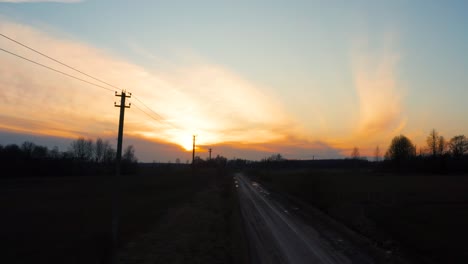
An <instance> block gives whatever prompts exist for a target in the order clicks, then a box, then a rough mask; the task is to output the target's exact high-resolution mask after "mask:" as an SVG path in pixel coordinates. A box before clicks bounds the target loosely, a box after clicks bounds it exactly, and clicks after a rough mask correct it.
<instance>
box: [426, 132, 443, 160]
mask: <svg viewBox="0 0 468 264" xmlns="http://www.w3.org/2000/svg"><path fill="white" fill-rule="evenodd" d="M426 143H427V146H428V148H429V152H430V153H431V154H432V157H437V156H440V155H443V154H444V153H445V149H446V142H445V139H444V137H443V136H441V135H439V132H437V131H436V130H435V129H432V131H431V133H430V134H429V136H428V137H427V139H426Z"/></svg>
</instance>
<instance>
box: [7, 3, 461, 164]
mask: <svg viewBox="0 0 468 264" xmlns="http://www.w3.org/2000/svg"><path fill="white" fill-rule="evenodd" d="M467 11H468V2H466V1H456V0H453V1H423V0H414V1H404V0H401V1H399V0H395V1H370V0H368V1H273V0H269V1H204V0H200V1H144V0H141V1H118V0H112V1H110V0H84V1H79V0H75V1H74V0H70V1H65V0H63V1H61V0H56V1H40V0H34V1H27V0H23V1H21V0H16V1H15V0H7V1H2V0H0V33H1V34H3V35H5V36H8V37H10V38H12V39H14V40H16V41H19V42H21V43H23V44H26V45H28V46H30V47H32V48H34V49H36V50H38V51H41V52H42V53H44V54H47V55H48V56H50V57H53V58H55V59H57V60H59V61H61V62H63V63H66V64H67V65H70V66H73V67H74V68H76V69H79V70H81V71H82V72H85V73H87V74H89V75H91V76H93V77H95V78H98V79H99V80H104V81H105V82H107V83H109V84H112V85H113V87H110V86H107V85H105V84H103V83H99V82H98V81H97V80H95V79H91V78H89V77H88V76H84V75H81V74H80V73H77V72H75V71H72V70H71V69H69V68H66V67H64V66H63V65H60V64H58V63H56V62H54V61H51V60H48V59H47V58H44V57H42V56H40V55H38V54H36V53H34V52H32V51H31V50H28V49H26V48H24V47H21V46H19V45H17V44H15V43H14V42H12V41H10V40H8V39H6V38H4V37H0V48H2V49H4V50H7V51H9V52H13V53H15V54H18V55H21V56H23V57H25V58H28V59H30V60H34V61H36V62H39V63H42V64H44V65H47V66H49V67H52V68H54V69H57V70H60V71H63V72H65V73H67V74H70V75H73V76H75V77H79V78H82V79H84V80H86V81H89V82H92V83H96V84H99V85H101V86H104V87H105V88H104V89H103V88H102V87H96V86H93V85H90V84H88V83H84V82H81V81H79V80H76V79H72V78H70V77H68V76H65V75H63V74H60V73H57V72H54V71H51V70H48V69H44V68H42V67H39V66H37V65H35V64H33V63H30V62H27V61H25V60H22V59H20V58H18V57H15V56H13V55H11V54H9V53H6V52H4V51H1V50H0V120H1V122H0V144H3V145H5V144H9V143H19V142H23V141H26V140H33V139H34V140H36V141H37V142H38V143H43V144H47V145H49V146H50V147H53V145H54V144H55V145H58V146H59V147H60V148H61V149H62V150H66V148H67V144H69V142H70V141H71V140H73V139H76V138H78V137H85V138H93V139H95V138H97V137H101V138H104V139H107V140H109V142H111V143H112V144H115V143H116V137H117V127H118V114H119V111H118V108H115V107H114V102H115V101H117V100H119V97H115V95H114V91H119V92H120V91H121V89H124V90H126V91H127V92H129V93H132V97H131V98H129V99H128V101H129V103H131V107H130V108H128V109H126V113H125V129H124V145H128V144H133V145H134V146H135V148H136V155H137V157H138V158H139V160H141V161H153V160H158V161H170V160H175V159H176V158H180V159H181V160H186V159H187V160H188V159H189V158H190V157H191V148H192V135H197V145H198V148H197V153H199V155H200V156H201V157H202V158H206V156H207V150H208V148H212V149H213V154H214V155H223V156H225V157H228V158H234V157H237V158H247V159H254V160H259V159H262V158H264V157H267V156H270V155H271V154H274V153H281V154H282V155H283V156H284V157H286V158H290V159H311V158H312V157H314V158H316V159H326V158H343V157H347V156H349V155H350V152H351V150H352V149H353V148H354V147H357V148H359V150H360V154H361V155H362V156H368V157H370V156H373V155H374V150H375V148H376V147H377V146H378V147H379V149H381V152H382V153H381V155H383V153H384V152H385V150H386V148H387V147H388V145H389V143H390V141H391V139H392V138H393V137H394V136H397V135H400V134H404V135H406V136H408V137H409V138H410V139H411V140H412V141H413V142H414V143H415V144H416V145H417V147H418V148H420V147H421V148H423V147H424V146H425V139H426V136H427V135H428V134H429V132H430V131H431V130H432V129H436V130H437V131H439V133H440V134H441V135H443V136H444V137H445V138H447V139H449V138H451V137H453V136H455V135H460V134H464V135H468V122H466V121H468V118H467V111H466V108H465V107H464V106H465V101H466V98H468V75H467V74H466V73H467V72H468V52H466V47H468V31H466V30H465V29H464V26H465V25H467V24H468V17H467V16H466V15H465V14H466V12H467ZM116 87H117V88H118V89H117V88H116Z"/></svg>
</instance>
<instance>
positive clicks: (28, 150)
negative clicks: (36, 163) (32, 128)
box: [21, 141, 36, 158]
mask: <svg viewBox="0 0 468 264" xmlns="http://www.w3.org/2000/svg"><path fill="white" fill-rule="evenodd" d="M35 147H36V145H35V144H34V143H32V142H31V141H25V142H23V144H21V151H22V152H23V155H24V156H25V157H26V158H32V155H33V151H34V148H35Z"/></svg>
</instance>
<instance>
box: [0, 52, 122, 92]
mask: <svg viewBox="0 0 468 264" xmlns="http://www.w3.org/2000/svg"><path fill="white" fill-rule="evenodd" d="M0 50H1V51H3V52H5V53H9V54H10V55H13V56H16V57H18V58H21V59H23V60H25V61H28V62H31V63H34V64H36V65H39V66H42V67H44V68H46V69H49V70H51V71H55V72H58V73H61V74H63V75H65V76H68V77H70V78H73V79H76V80H79V81H82V82H85V83H87V84H90V85H93V86H96V87H99V88H101V89H105V90H107V91H111V92H115V90H112V89H110V88H108V87H105V86H102V85H99V84H96V83H92V82H90V81H87V80H84V79H81V78H79V77H76V76H73V75H71V74H68V73H66V72H63V71H60V70H57V69H54V68H52V67H49V66H47V65H44V64H42V63H39V62H37V61H33V60H31V59H28V58H26V57H23V56H21V55H18V54H16V53H14V52H11V51H8V50H5V49H3V48H0Z"/></svg>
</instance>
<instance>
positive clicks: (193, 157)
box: [192, 135, 196, 166]
mask: <svg viewBox="0 0 468 264" xmlns="http://www.w3.org/2000/svg"><path fill="white" fill-rule="evenodd" d="M195 137H196V135H193V149H192V166H194V165H195V163H194V162H195Z"/></svg>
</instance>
